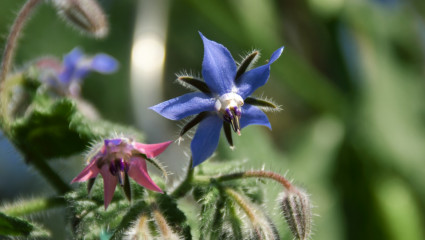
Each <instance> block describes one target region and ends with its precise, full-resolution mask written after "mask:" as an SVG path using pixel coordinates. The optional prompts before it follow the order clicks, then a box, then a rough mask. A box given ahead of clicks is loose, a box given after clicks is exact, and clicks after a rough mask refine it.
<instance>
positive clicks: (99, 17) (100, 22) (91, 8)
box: [53, 0, 109, 38]
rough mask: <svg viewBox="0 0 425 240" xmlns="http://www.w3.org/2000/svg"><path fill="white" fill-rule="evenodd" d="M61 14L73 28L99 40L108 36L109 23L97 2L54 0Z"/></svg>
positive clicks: (88, 0) (93, 0)
mask: <svg viewBox="0 0 425 240" xmlns="http://www.w3.org/2000/svg"><path fill="white" fill-rule="evenodd" d="M53 2H54V4H55V5H56V7H57V8H58V10H59V14H60V15H62V16H63V18H64V19H65V20H66V21H67V22H69V23H70V24H71V25H72V26H75V27H77V28H78V29H81V30H82V31H83V32H86V33H89V34H90V35H93V36H94V37H97V38H103V37H105V36H106V35H107V34H108V30H109V27H108V21H107V19H106V16H105V14H104V13H103V10H102V8H101V7H100V6H99V4H98V3H97V2H96V0H54V1H53Z"/></svg>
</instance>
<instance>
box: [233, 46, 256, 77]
mask: <svg viewBox="0 0 425 240" xmlns="http://www.w3.org/2000/svg"><path fill="white" fill-rule="evenodd" d="M258 55H259V52H258V51H253V52H252V53H250V54H248V55H247V56H246V57H245V58H244V59H243V60H242V62H241V64H239V67H238V71H237V72H236V77H235V83H238V82H239V81H238V80H239V77H240V76H242V74H244V73H245V72H246V71H247V70H248V69H249V68H250V67H251V66H252V65H253V64H254V63H255V62H256V61H255V60H256V58H257V57H258Z"/></svg>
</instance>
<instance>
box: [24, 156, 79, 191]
mask: <svg viewBox="0 0 425 240" xmlns="http://www.w3.org/2000/svg"><path fill="white" fill-rule="evenodd" d="M28 162H29V163H31V164H32V165H33V166H34V167H35V168H36V169H37V170H38V171H39V172H40V173H41V175H43V177H44V178H45V179H46V180H47V182H49V183H50V185H52V187H53V188H54V189H55V190H56V191H57V192H58V193H59V194H65V193H67V192H69V191H71V187H70V186H69V184H67V183H66V182H65V181H63V179H62V178H61V177H60V176H59V175H58V174H57V173H56V172H55V171H53V169H52V168H51V167H50V165H49V164H47V162H46V161H44V160H42V159H39V158H37V159H36V158H31V159H29V161H28Z"/></svg>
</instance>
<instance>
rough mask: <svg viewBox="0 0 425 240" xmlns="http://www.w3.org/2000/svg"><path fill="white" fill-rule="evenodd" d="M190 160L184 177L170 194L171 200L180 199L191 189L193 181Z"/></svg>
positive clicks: (192, 169)
mask: <svg viewBox="0 0 425 240" xmlns="http://www.w3.org/2000/svg"><path fill="white" fill-rule="evenodd" d="M192 161H193V160H192V158H190V162H189V165H188V169H187V174H186V177H185V178H184V179H183V181H182V182H181V183H180V184H179V186H178V187H177V188H176V189H174V191H173V192H172V193H171V194H170V195H171V196H172V197H173V198H181V197H184V196H185V195H186V193H187V192H189V191H190V190H191V189H192V182H193V180H194V173H195V171H194V168H193V167H192Z"/></svg>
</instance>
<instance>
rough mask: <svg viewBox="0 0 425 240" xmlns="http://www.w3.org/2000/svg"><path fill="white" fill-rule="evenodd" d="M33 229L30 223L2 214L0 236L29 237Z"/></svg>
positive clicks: (0, 215) (0, 216)
mask: <svg viewBox="0 0 425 240" xmlns="http://www.w3.org/2000/svg"><path fill="white" fill-rule="evenodd" d="M33 229H34V226H33V225H32V224H30V223H29V222H27V221H25V220H22V219H19V218H15V217H10V216H7V215H5V214H4V213H1V212H0V236H2V235H11V236H28V235H29V234H30V233H31V231H32V230H33Z"/></svg>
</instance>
